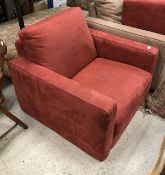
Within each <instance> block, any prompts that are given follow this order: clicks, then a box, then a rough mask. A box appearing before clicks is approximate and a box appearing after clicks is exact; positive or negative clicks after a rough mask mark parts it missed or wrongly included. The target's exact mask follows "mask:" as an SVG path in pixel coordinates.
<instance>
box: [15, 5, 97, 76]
mask: <svg viewBox="0 0 165 175" xmlns="http://www.w3.org/2000/svg"><path fill="white" fill-rule="evenodd" d="M66 17H67V18H66ZM19 38H20V40H21V43H22V46H23V50H24V54H25V57H26V58H27V59H28V60H30V61H32V62H35V63H37V64H39V65H42V66H44V67H47V68H48V69H50V70H53V71H55V72H57V73H59V74H61V75H63V76H66V77H68V78H71V77H72V76H73V75H74V74H76V73H77V72H79V71H80V70H81V69H82V68H83V67H85V66H86V65H87V64H89V63H90V62H91V61H92V60H93V59H95V57H96V49H95V46H94V43H93V39H92V36H91V34H90V32H89V29H88V27H87V24H86V21H85V19H84V17H83V14H82V12H81V10H80V8H78V7H76V8H70V9H67V10H65V11H62V12H59V13H58V14H56V15H54V16H51V17H49V18H46V19H44V20H42V21H39V22H38V23H35V24H33V25H30V26H27V27H26V28H24V29H22V30H21V31H20V32H19ZM17 48H18V42H17ZM19 50H20V49H19Z"/></svg>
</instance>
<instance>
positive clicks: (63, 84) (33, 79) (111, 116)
mask: <svg viewBox="0 0 165 175" xmlns="http://www.w3.org/2000/svg"><path fill="white" fill-rule="evenodd" d="M9 68H10V71H11V75H12V80H13V82H14V84H15V89H16V94H17V96H18V100H19V102H20V105H21V107H22V109H23V110H24V111H25V112H27V113H29V114H30V115H31V116H33V117H34V118H35V116H34V114H33V110H32V109H30V106H32V105H30V106H29V105H27V104H24V103H26V100H27V98H29V99H30V101H29V102H27V103H30V102H31V103H32V101H33V103H34V106H35V107H33V108H35V110H38V111H40V107H37V105H39V104H41V106H43V104H42V103H46V102H44V101H42V100H39V101H36V99H38V98H39V99H40V98H42V97H40V96H42V94H43V93H44V96H45V97H44V98H45V100H46V99H47V100H50V102H49V103H50V106H49V108H51V106H54V108H53V109H52V113H54V116H56V115H58V114H60V115H62V116H63V115H64V116H65V117H66V118H67V119H68V120H71V123H73V126H74V128H75V132H80V135H79V138H76V136H70V137H67V136H66V135H64V134H63V133H62V131H60V129H59V130H58V129H57V130H56V127H57V128H58V126H56V123H55V122H56V120H53V117H52V122H54V125H53V126H51V124H50V126H49V127H50V128H52V127H55V128H52V129H54V130H55V131H56V132H57V133H59V134H60V135H62V136H63V137H65V138H67V139H68V140H70V141H71V142H73V143H75V144H78V146H79V147H80V148H82V149H84V150H86V151H87V152H88V153H89V154H91V155H93V156H94V157H95V158H97V159H99V160H104V159H105V158H106V157H107V155H108V153H109V151H110V148H111V144H112V140H113V131H114V125H115V115H116V110H117V104H116V102H115V101H114V100H112V99H110V98H109V97H106V96H104V95H103V94H100V93H98V92H96V91H94V90H91V89H86V88H85V87H82V86H80V85H79V84H78V83H77V82H75V81H73V80H71V79H68V78H66V77H63V76H61V75H59V74H57V73H55V72H53V71H51V70H49V69H47V68H45V67H42V66H40V65H37V64H35V63H32V62H30V61H28V60H26V59H24V58H17V59H14V60H12V61H11V62H10V64H9ZM18 81H19V86H17V83H18ZM20 83H21V84H22V85H21V86H20ZM27 83H28V84H29V83H31V85H30V86H29V87H28V86H27ZM35 86H36V87H35ZM20 87H21V88H22V89H23V92H24V93H23V92H22V93H21V92H20V91H21V89H20ZM44 87H45V89H43V88H44ZM36 89H37V90H38V91H40V92H36V91H37V90H36ZM31 91H32V92H33V97H30V95H31V94H30V92H31ZM50 91H51V95H49V94H50ZM27 92H29V93H27ZM26 93H27V94H26ZM28 95H29V97H28ZM53 97H55V98H53ZM52 98H53V99H52ZM38 103H39V104H38ZM58 104H60V105H61V106H59V108H57V107H56V105H58ZM45 105H46V104H45ZM26 106H28V108H29V109H28V108H27V107H26ZM42 108H43V107H42ZM75 108H76V109H75ZM62 109H64V111H63V110H62ZM28 110H29V111H28ZM42 110H43V109H42ZM45 110H46V109H45ZM53 110H54V112H53ZM60 110H62V111H60ZM65 110H66V111H65ZM70 113H72V115H73V114H74V115H75V113H76V116H75V119H73V118H72V117H73V116H72V115H71V116H70ZM47 115H52V114H51V113H50V114H49V113H48V114H47ZM83 115H84V116H83ZM45 117H46V116H45ZM41 118H42V117H41ZM55 118H56V117H55ZM57 118H58V116H57ZM45 120H46V119H43V121H42V120H40V121H41V122H42V123H45V122H47V121H45ZM59 120H60V119H59ZM74 120H75V121H74ZM81 120H83V121H81ZM79 121H81V124H80V126H79V124H77V122H79ZM61 122H63V121H61ZM90 122H91V123H90ZM47 125H49V124H47ZM68 125H69V124H68ZM81 125H82V126H81ZM89 125H90V127H89ZM62 127H64V131H65V127H66V128H67V127H68V126H67V124H65V125H64V126H63V124H62ZM76 128H77V129H76ZM81 128H84V129H83V130H81ZM85 128H86V130H87V131H86V132H89V133H88V134H87V135H90V133H92V132H93V133H95V135H93V136H92V138H89V137H87V136H83V134H84V133H83V132H84V130H85ZM83 137H84V138H83ZM83 139H84V140H85V141H84V140H83ZM84 142H85V143H84ZM95 142H96V143H97V142H99V143H98V145H97V144H96V143H95ZM95 147H96V149H95ZM89 150H90V151H89Z"/></svg>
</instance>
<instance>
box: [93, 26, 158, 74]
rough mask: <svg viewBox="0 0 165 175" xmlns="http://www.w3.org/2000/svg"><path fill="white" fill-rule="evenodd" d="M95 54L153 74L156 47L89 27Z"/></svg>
mask: <svg viewBox="0 0 165 175" xmlns="http://www.w3.org/2000/svg"><path fill="white" fill-rule="evenodd" d="M90 31H91V35H92V36H93V39H94V43H95V47H96V50H97V54H98V55H97V56H98V57H101V58H107V59H111V60H113V61H118V62H122V63H126V64H129V65H133V66H136V67H138V68H141V69H143V70H146V71H148V72H150V73H152V74H153V72H154V69H155V65H156V61H157V55H158V49H157V48H155V47H151V46H147V45H146V44H142V43H138V42H135V41H131V40H128V39H125V38H120V37H118V36H113V35H110V34H108V33H105V32H101V31H97V30H93V29H91V30H90Z"/></svg>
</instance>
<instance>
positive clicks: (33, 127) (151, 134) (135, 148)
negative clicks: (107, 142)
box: [0, 82, 165, 175]
mask: <svg viewBox="0 0 165 175" xmlns="http://www.w3.org/2000/svg"><path fill="white" fill-rule="evenodd" d="M4 94H5V96H6V101H5V104H4V106H5V107H6V108H8V109H9V110H10V111H11V112H12V113H13V114H15V115H16V116H18V117H19V118H20V119H22V120H23V121H24V122H25V123H26V124H28V126H29V129H28V130H23V129H22V128H21V127H19V126H18V127H17V128H15V129H14V130H13V131H12V132H11V133H10V134H9V135H7V136H6V137H5V138H3V139H2V140H0V175H119V174H122V175H148V173H149V172H150V170H151V169H152V167H153V165H154V163H155V161H156V157H157V155H158V152H159V147H160V145H161V141H162V139H163V136H164V135H165V121H163V120H161V119H160V118H157V117H155V116H152V115H144V114H143V113H142V112H140V111H138V112H137V113H136V115H135V117H134V119H133V120H132V121H131V123H130V125H129V127H128V128H127V129H126V131H125V132H124V134H123V136H122V137H121V139H120V141H119V142H118V143H117V145H116V146H115V147H114V148H113V150H112V151H111V153H110V155H109V157H108V158H107V159H106V160H105V161H104V162H99V161H97V160H95V159H93V158H92V157H90V156H88V155H87V154H86V153H84V152H83V151H81V150H79V149H78V148H77V147H76V146H74V145H72V144H71V143H69V142H68V141H66V140H65V139H63V138H62V137H60V136H58V135H57V134H56V133H55V132H53V131H52V130H50V129H48V128H47V127H45V126H44V125H42V124H41V123H39V122H37V121H35V120H34V119H32V118H31V117H30V116H28V115H26V114H25V113H24V112H22V111H21V109H20V107H19V104H18V102H17V99H16V96H15V93H14V89H13V86H12V85H11V84H10V83H9V82H8V83H6V85H5V89H4ZM12 124H13V123H12V122H11V121H10V120H9V119H7V118H5V117H4V116H3V115H0V133H1V132H2V131H5V129H7V128H8V127H10V126H11V125H12Z"/></svg>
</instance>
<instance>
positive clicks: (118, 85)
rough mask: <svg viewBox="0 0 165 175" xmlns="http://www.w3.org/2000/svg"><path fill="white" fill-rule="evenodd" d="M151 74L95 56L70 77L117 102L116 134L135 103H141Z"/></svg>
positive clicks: (134, 106) (133, 108)
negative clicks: (94, 58) (95, 57)
mask: <svg viewBox="0 0 165 175" xmlns="http://www.w3.org/2000/svg"><path fill="white" fill-rule="evenodd" d="M151 77H152V76H151V74H150V73H148V72H146V71H143V70H142V69H139V68H136V67H134V66H130V65H127V64H123V63H119V62H115V61H111V60H107V59H103V58H97V59H96V60H94V61H93V62H92V63H90V64H89V65H88V66H87V67H85V68H84V69H83V70H82V71H80V72H79V73H78V74H77V75H76V76H74V77H73V80H75V81H77V82H79V83H80V84H81V85H83V86H85V87H87V88H91V89H94V90H96V91H97V92H100V93H101V94H104V95H106V96H108V97H110V98H111V99H114V100H115V101H116V102H117V113H116V117H115V118H116V119H115V123H116V125H115V131H114V136H116V135H117V134H118V133H120V135H121V132H123V130H124V129H125V127H126V126H127V125H128V123H129V121H130V120H131V119H132V117H133V115H134V113H135V111H137V107H139V106H140V105H141V104H142V102H143V100H144V98H145V95H146V93H147V91H148V89H149V85H150V83H151ZM132 82H134V83H132ZM132 114H133V115H132ZM120 130H121V131H120Z"/></svg>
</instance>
